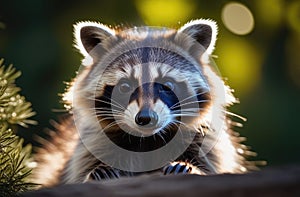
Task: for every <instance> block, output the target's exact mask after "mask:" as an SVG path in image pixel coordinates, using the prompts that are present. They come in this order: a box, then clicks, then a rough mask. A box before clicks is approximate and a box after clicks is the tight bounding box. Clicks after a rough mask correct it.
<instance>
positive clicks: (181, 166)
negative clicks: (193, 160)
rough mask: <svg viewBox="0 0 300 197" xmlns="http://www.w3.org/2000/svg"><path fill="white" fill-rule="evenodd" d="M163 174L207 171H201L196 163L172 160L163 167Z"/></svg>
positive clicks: (201, 173)
mask: <svg viewBox="0 0 300 197" xmlns="http://www.w3.org/2000/svg"><path fill="white" fill-rule="evenodd" d="M163 174H164V175H167V174H199V175H205V174H206V173H205V172H202V171H200V170H199V169H198V168H197V167H195V166H194V165H192V164H190V163H188V162H178V161H175V162H172V163H170V164H169V165H167V166H165V167H164V168H163Z"/></svg>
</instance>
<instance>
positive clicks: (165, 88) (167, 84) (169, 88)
mask: <svg viewBox="0 0 300 197" xmlns="http://www.w3.org/2000/svg"><path fill="white" fill-rule="evenodd" d="M174 89H175V85H174V83H173V82H171V81H166V82H165V83H164V84H163V85H162V90H163V91H166V92H170V91H174Z"/></svg>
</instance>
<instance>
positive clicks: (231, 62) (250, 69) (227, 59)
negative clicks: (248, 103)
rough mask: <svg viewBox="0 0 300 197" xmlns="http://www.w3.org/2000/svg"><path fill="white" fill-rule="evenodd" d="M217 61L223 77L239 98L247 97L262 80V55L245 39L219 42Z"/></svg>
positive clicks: (230, 39)
mask: <svg viewBox="0 0 300 197" xmlns="http://www.w3.org/2000/svg"><path fill="white" fill-rule="evenodd" d="M216 54H218V56H219V58H218V59H216V62H218V61H220V62H219V63H218V66H219V68H220V70H221V73H222V75H223V76H224V77H225V78H228V83H229V85H230V86H231V87H232V88H233V89H236V90H238V94H239V96H242V95H247V94H248V93H249V92H251V90H253V88H255V87H256V86H257V85H258V84H259V83H260V80H261V55H260V54H261V53H260V52H259V51H257V50H256V49H255V48H254V47H253V46H252V45H251V44H250V43H248V42H246V41H245V40H243V39H237V38H235V37H234V38H230V37H228V38H227V39H226V40H222V42H219V47H218V48H217V52H216Z"/></svg>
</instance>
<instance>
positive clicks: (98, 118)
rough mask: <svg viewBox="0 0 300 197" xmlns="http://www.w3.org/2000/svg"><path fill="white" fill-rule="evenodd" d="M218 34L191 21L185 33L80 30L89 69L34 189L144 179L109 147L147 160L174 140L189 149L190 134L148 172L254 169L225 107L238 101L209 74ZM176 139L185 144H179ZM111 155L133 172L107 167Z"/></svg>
mask: <svg viewBox="0 0 300 197" xmlns="http://www.w3.org/2000/svg"><path fill="white" fill-rule="evenodd" d="M216 35H217V27H216V24H215V23H214V22H213V21H210V20H194V21H191V22H190V23H187V24H185V25H184V26H183V27H181V28H180V29H179V30H173V29H167V28H155V27H134V28H132V29H125V30H122V31H121V30H113V29H111V28H108V27H107V26H104V25H102V24H98V23H93V22H84V23H79V24H77V25H75V37H76V38H75V39H76V46H77V48H78V49H79V50H80V51H81V53H82V54H83V55H84V56H85V59H84V60H83V65H84V66H83V68H82V69H81V70H80V72H79V74H78V76H77V77H76V78H75V79H74V80H73V82H72V83H70V87H69V90H68V91H67V92H66V94H65V96H64V102H65V106H66V108H67V109H68V110H69V112H70V113H69V115H68V118H66V120H65V121H64V122H62V125H60V124H56V128H57V130H58V131H57V132H58V134H57V136H56V137H55V136H54V137H53V140H52V143H51V142H49V143H48V145H45V148H44V149H42V150H40V151H39V153H38V154H37V157H36V158H37V162H38V167H37V169H36V173H35V175H36V177H35V178H36V179H37V181H38V182H39V183H41V184H43V185H51V184H57V183H82V182H86V181H88V180H104V179H111V178H119V177H122V176H134V175H138V174H141V173H143V172H141V171H139V170H134V169H135V167H136V166H143V165H144V164H143V160H139V159H137V158H122V155H117V154H116V153H115V152H113V151H112V150H113V149H112V148H111V145H109V143H108V141H111V142H113V144H114V145H117V146H118V147H121V148H123V149H126V150H128V151H132V152H137V153H143V152H151V151H155V150H158V149H160V148H162V147H164V146H166V145H167V144H168V143H169V142H171V141H173V140H175V142H176V143H178V144H180V143H182V142H186V141H187V138H188V137H187V136H192V140H191V143H189V145H188V146H187V148H186V149H185V150H183V151H182V152H181V153H180V154H178V157H177V158H174V160H167V161H165V163H164V165H163V166H161V167H159V168H157V169H151V170H147V173H149V172H160V173H162V174H178V173H193V174H200V175H212V174H219V173H243V172H247V171H248V170H249V169H251V168H254V166H253V165H252V164H251V162H247V161H246V160H245V159H244V155H247V154H251V152H250V151H248V150H247V148H246V147H245V146H244V145H242V144H240V142H241V141H243V138H240V137H239V136H238V135H237V133H235V132H234V131H232V130H231V128H230V126H231V121H230V119H229V118H228V117H227V115H228V114H231V113H229V112H227V111H226V107H227V106H229V105H231V104H233V103H235V102H236V99H235V98H234V97H233V95H232V94H231V90H230V88H229V87H228V86H226V85H225V84H224V82H223V80H222V79H221V78H220V77H219V76H218V75H217V74H216V73H215V70H214V69H212V66H211V62H210V59H209V56H210V55H211V53H212V51H213V49H214V45H215V41H216ZM99 128H100V129H99ZM178 132H179V135H181V136H182V137H181V138H179V139H178V138H176V139H175V136H176V135H177V134H178ZM64 133H66V134H64ZM103 136H106V137H103ZM57 138H59V139H61V141H62V143H58V142H59V141H60V140H59V139H57ZM68 139H72V140H68ZM176 140H177V141H176ZM174 149H176V146H175V147H174ZM47 151H48V152H47ZM174 151H175V152H176V150H174ZM178 151H179V150H178ZM66 152H67V153H68V154H62V153H66ZM57 155H60V160H59V161H58V160H57V158H56V156H57ZM61 155H63V157H61ZM105 157H107V158H115V162H116V164H118V165H119V166H122V162H124V159H125V160H126V162H127V164H126V165H127V166H128V165H129V166H130V165H131V166H130V169H133V170H124V169H118V168H116V167H115V166H113V165H109V164H107V163H105V162H104V161H102V160H101V158H105ZM165 157H166V155H163V154H161V155H156V157H153V158H151V159H150V161H153V162H155V160H160V159H162V160H163V159H164V158H165ZM99 158H100V159H99ZM118 162H119V163H118ZM51 163H56V164H57V165H51ZM128 163H129V164H128ZM118 165H117V166H118ZM53 166H55V167H53ZM51 168H55V169H51ZM51 170H53V172H55V173H53V172H52V171H51ZM45 171H47V172H49V173H48V175H49V176H45V173H44V172H45ZM52 175H53V176H52Z"/></svg>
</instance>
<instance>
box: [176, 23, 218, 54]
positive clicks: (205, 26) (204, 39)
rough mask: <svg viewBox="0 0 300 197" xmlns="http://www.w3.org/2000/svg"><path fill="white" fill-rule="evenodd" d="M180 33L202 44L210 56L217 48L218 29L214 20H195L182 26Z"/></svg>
mask: <svg viewBox="0 0 300 197" xmlns="http://www.w3.org/2000/svg"><path fill="white" fill-rule="evenodd" d="M178 32H180V33H184V34H186V35H188V36H191V37H192V38H194V39H195V40H196V41H197V42H198V43H199V44H201V45H202V46H203V47H204V48H205V49H206V52H207V53H208V54H211V53H212V52H213V50H214V48H215V43H216V39H217V32H218V27H217V25H216V23H215V22H214V21H212V20H205V19H199V20H193V21H190V22H189V23H186V24H185V25H184V26H182V27H181V28H180V29H179V30H178Z"/></svg>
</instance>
